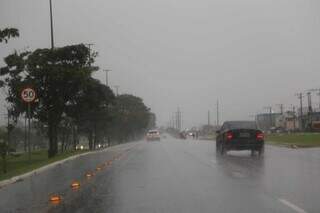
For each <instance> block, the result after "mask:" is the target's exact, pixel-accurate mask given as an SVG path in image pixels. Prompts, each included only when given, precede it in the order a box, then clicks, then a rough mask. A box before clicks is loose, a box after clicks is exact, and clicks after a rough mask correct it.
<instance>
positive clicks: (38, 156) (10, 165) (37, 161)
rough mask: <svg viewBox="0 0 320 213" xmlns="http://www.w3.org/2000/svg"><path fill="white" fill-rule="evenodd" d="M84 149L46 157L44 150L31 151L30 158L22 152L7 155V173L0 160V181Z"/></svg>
mask: <svg viewBox="0 0 320 213" xmlns="http://www.w3.org/2000/svg"><path fill="white" fill-rule="evenodd" d="M83 152H86V151H67V152H65V153H62V154H58V155H57V156H55V157H53V158H50V159H48V152H47V151H46V150H42V151H35V152H32V153H31V160H30V161H29V160H28V154H27V153H24V154H21V155H20V156H17V157H14V156H8V157H7V173H5V174H4V173H3V171H2V163H3V162H2V159H1V160H0V170H1V171H0V181H1V180H5V179H9V178H11V177H14V176H17V175H21V174H24V173H27V172H29V171H32V170H34V169H37V168H40V167H42V166H45V165H48V164H50V163H53V162H55V161H59V160H62V159H65V158H68V157H70V156H72V155H76V154H80V153H83Z"/></svg>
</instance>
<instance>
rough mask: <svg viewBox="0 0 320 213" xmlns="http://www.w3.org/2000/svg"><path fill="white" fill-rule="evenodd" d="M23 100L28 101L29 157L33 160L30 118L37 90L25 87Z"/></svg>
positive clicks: (22, 93)
mask: <svg viewBox="0 0 320 213" xmlns="http://www.w3.org/2000/svg"><path fill="white" fill-rule="evenodd" d="M21 98H22V100H23V101H24V102H25V103H27V107H28V108H27V117H28V134H27V135H28V137H27V140H28V159H29V160H31V143H30V129H31V128H30V118H31V103H32V102H33V101H34V100H35V99H36V92H35V91H34V89H32V88H31V87H27V88H24V89H23V90H22V92H21Z"/></svg>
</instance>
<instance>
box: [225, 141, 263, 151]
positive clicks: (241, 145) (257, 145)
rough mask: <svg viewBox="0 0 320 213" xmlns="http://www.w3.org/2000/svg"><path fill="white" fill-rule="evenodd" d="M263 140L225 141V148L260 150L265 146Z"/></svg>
mask: <svg viewBox="0 0 320 213" xmlns="http://www.w3.org/2000/svg"><path fill="white" fill-rule="evenodd" d="M263 146H264V142H263V141H255V142H240V141H232V142H227V143H225V148H226V149H227V150H252V149H254V150H259V149H261V148H263Z"/></svg>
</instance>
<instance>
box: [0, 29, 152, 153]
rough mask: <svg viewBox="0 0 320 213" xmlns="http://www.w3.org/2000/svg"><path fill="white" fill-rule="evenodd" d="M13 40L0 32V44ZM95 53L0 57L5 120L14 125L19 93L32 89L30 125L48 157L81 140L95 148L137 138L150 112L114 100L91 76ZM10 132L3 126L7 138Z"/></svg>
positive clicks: (80, 48) (78, 48)
mask: <svg viewBox="0 0 320 213" xmlns="http://www.w3.org/2000/svg"><path fill="white" fill-rule="evenodd" d="M18 36H19V31H18V30H17V29H12V28H11V29H10V28H6V29H4V30H0V43H7V42H8V40H9V39H10V38H12V37H18ZM97 55H98V53H97V52H92V51H90V49H89V48H88V47H87V46H86V45H84V44H76V45H68V46H64V47H59V48H54V49H48V48H39V49H36V50H34V51H29V50H28V51H22V52H18V51H14V52H13V53H11V54H10V55H8V56H6V57H5V58H4V63H5V66H3V67H1V68H0V76H1V80H0V87H2V88H4V89H5V91H6V96H7V97H6V101H7V104H8V116H10V118H11V119H12V120H13V121H15V123H16V122H17V121H18V120H19V118H24V117H25V116H26V114H27V105H26V103H24V102H23V101H22V99H21V91H22V90H23V89H24V88H26V87H32V88H33V89H34V90H35V91H36V100H35V101H34V102H32V103H31V106H30V108H31V110H30V111H31V115H30V116H31V118H32V120H33V123H34V127H35V128H37V129H38V130H39V131H40V132H42V133H44V134H45V135H46V136H47V138H48V157H53V156H55V155H56V154H57V153H58V152H59V148H60V149H61V151H63V150H65V149H75V148H76V146H77V144H78V143H79V137H81V136H82V137H86V138H87V141H88V146H89V148H90V149H95V147H96V146H97V144H101V143H109V144H110V143H121V142H126V141H129V140H134V139H136V138H139V137H140V136H141V135H142V134H144V132H145V130H146V128H148V127H149V126H150V123H149V120H150V115H152V113H151V112H150V109H149V108H148V107H147V106H146V105H145V104H144V103H143V100H142V99H141V98H139V97H136V96H134V95H130V94H124V95H119V96H115V94H114V93H113V91H112V90H111V89H110V87H108V86H106V85H104V84H102V83H101V82H100V81H99V80H97V79H95V78H93V77H92V74H93V72H95V71H97V70H98V69H99V68H98V67H97V66H94V62H95V59H96V57H97ZM12 129H13V128H11V129H9V128H8V132H9V134H8V135H9V136H10V131H12ZM9 136H8V137H9ZM4 140H8V138H7V139H4ZM9 145H10V144H9ZM0 146H1V145H0Z"/></svg>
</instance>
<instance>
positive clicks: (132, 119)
mask: <svg viewBox="0 0 320 213" xmlns="http://www.w3.org/2000/svg"><path fill="white" fill-rule="evenodd" d="M115 103H116V104H115V107H114V108H113V116H114V121H113V135H114V137H115V138H116V139H117V140H119V141H120V142H125V141H129V140H134V139H136V138H138V137H139V136H141V134H143V133H144V131H145V129H146V128H147V127H148V124H149V118H150V111H149V110H150V109H149V108H148V107H146V106H145V104H144V103H143V101H142V99H141V98H139V97H136V96H133V95H119V96H117V98H116V102H115Z"/></svg>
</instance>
